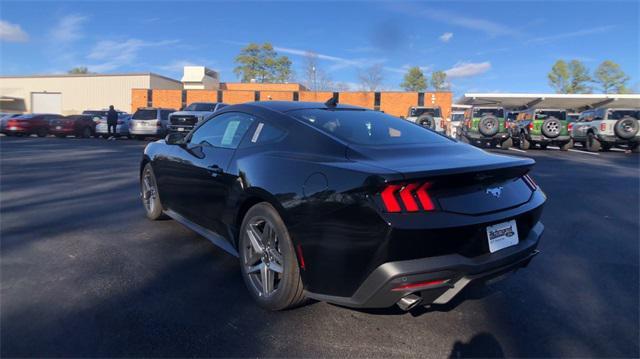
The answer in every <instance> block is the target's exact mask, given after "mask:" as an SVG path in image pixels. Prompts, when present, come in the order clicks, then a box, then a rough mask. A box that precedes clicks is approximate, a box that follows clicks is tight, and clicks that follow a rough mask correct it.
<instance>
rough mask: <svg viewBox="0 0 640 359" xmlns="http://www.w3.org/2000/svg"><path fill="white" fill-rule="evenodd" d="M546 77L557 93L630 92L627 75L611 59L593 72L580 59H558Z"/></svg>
mask: <svg viewBox="0 0 640 359" xmlns="http://www.w3.org/2000/svg"><path fill="white" fill-rule="evenodd" d="M547 77H548V79H549V86H551V87H552V88H553V89H555V90H556V92H557V93H567V94H572V93H573V94H581V93H592V92H593V90H594V89H595V90H597V91H600V92H602V93H629V92H631V91H630V89H629V88H628V87H627V83H628V82H629V76H627V74H625V73H624V71H622V69H621V68H620V65H618V64H617V63H615V62H613V61H611V60H606V61H603V62H602V63H601V64H600V65H599V66H598V67H597V68H596V69H595V70H594V71H593V74H591V73H590V71H589V69H588V68H587V67H586V66H585V65H584V64H583V63H582V61H580V60H571V61H569V62H568V63H567V62H565V61H564V60H558V61H556V62H555V64H553V67H552V68H551V71H550V72H549V74H548V75H547Z"/></svg>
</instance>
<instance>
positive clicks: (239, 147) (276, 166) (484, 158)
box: [140, 101, 546, 310]
mask: <svg viewBox="0 0 640 359" xmlns="http://www.w3.org/2000/svg"><path fill="white" fill-rule="evenodd" d="M533 165H534V161H533V160H532V159H529V158H516V157H510V156H504V155H496V154H490V153H487V152H485V151H482V150H480V149H476V148H474V147H472V146H469V145H466V144H462V143H458V142H456V141H454V140H451V139H448V138H446V137H444V136H440V135H438V134H436V133H434V132H432V131H430V130H428V129H425V128H423V127H421V126H419V125H416V124H414V123H411V122H408V121H404V120H401V119H398V118H396V117H392V116H389V115H386V114H384V113H381V112H378V111H371V110H367V109H364V108H359V107H352V106H342V105H337V104H335V103H334V102H332V101H328V102H327V103H325V104H322V103H305V102H275V101H274V102H271V101H269V102H256V103H249V104H242V105H233V106H228V107H225V108H224V109H222V110H221V111H220V112H218V113H217V114H216V115H214V116H213V117H211V118H210V119H208V120H206V121H204V122H203V123H201V124H200V125H198V127H196V128H195V129H194V130H193V131H192V132H191V133H190V134H189V135H188V136H187V137H185V138H183V137H181V136H180V135H179V134H172V135H169V136H168V137H167V139H166V140H160V141H157V142H153V143H150V144H148V145H147V147H146V149H145V151H144V157H143V160H142V162H141V166H140V183H141V194H142V201H143V204H144V208H145V209H146V213H147V216H148V217H149V218H150V219H152V220H155V219H158V218H160V217H162V216H163V215H168V216H169V217H171V218H173V219H175V220H177V221H178V222H180V223H182V224H184V225H185V226H187V227H189V228H192V229H193V230H195V231H196V232H198V233H200V234H201V235H203V236H205V237H206V238H208V239H209V240H211V241H212V242H213V243H215V244H216V245H218V246H220V247H221V248H222V249H224V250H225V251H227V252H229V253H231V254H232V255H234V256H237V257H239V261H240V266H241V269H242V277H243V278H244V281H245V283H246V285H247V288H248V290H249V293H250V294H251V296H252V297H253V298H254V299H255V300H256V302H257V303H258V304H259V305H261V306H262V307H264V308H267V309H270V310H280V309H285V308H289V307H293V306H296V305H299V304H301V303H303V301H304V300H305V298H314V299H317V300H321V301H328V302H332V303H337V304H341V305H345V306H350V307H388V306H391V305H393V304H396V303H397V304H398V305H399V306H400V307H401V308H402V309H405V310H409V309H410V308H412V307H413V306H416V305H418V304H420V303H423V304H430V303H447V302H449V301H450V300H451V299H452V298H453V297H454V296H455V295H456V294H457V293H458V292H459V291H460V290H462V289H463V288H464V287H465V286H467V285H468V284H469V283H470V282H473V281H483V280H485V279H487V278H492V277H498V276H502V274H505V273H508V272H511V271H513V270H515V269H517V268H521V267H524V266H526V265H527V264H528V263H529V261H530V260H531V259H532V257H533V256H534V255H536V254H537V251H536V247H537V245H538V241H539V239H540V237H541V235H542V232H543V225H542V223H541V222H540V215H541V212H542V207H543V204H544V202H545V201H546V197H545V195H544V194H543V192H542V191H541V190H540V189H539V188H538V187H537V186H536V184H535V183H534V182H533V180H532V179H531V178H530V177H529V175H528V172H529V171H530V169H531V167H532V166H533Z"/></svg>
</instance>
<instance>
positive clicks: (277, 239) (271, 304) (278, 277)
mask: <svg viewBox="0 0 640 359" xmlns="http://www.w3.org/2000/svg"><path fill="white" fill-rule="evenodd" d="M267 228H269V229H267ZM251 229H252V230H251ZM250 230H251V233H252V235H250V234H249V231H250ZM260 248H262V249H260ZM238 250H239V254H240V268H241V273H242V278H243V279H244V282H245V284H246V285H247V289H248V290H249V293H250V294H251V296H252V297H253V299H254V300H255V301H256V302H257V303H258V305H259V306H261V307H262V308H265V309H268V310H274V311H275V310H283V309H287V308H292V307H296V306H299V305H301V304H302V303H304V301H305V299H306V298H305V296H304V286H303V284H302V278H301V277H300V269H299V266H298V259H297V256H296V251H295V250H294V247H293V243H292V242H291V238H290V237H289V232H288V231H287V227H286V226H285V224H284V222H283V221H282V219H281V218H280V216H279V215H278V212H277V211H276V210H275V208H273V206H271V205H270V204H269V203H266V202H262V203H258V204H256V205H254V206H253V207H251V208H250V209H249V211H248V212H247V214H246V215H245V216H244V219H243V220H242V226H241V227H240V241H239V244H238ZM260 253H262V254H260ZM257 268H259V269H257ZM252 270H253V272H251V271H252ZM278 270H280V272H277V271H278ZM263 278H266V280H268V281H269V283H271V285H270V286H269V285H267V286H265V285H264V284H263V283H265V281H264V280H262V279H263ZM264 293H267V294H266V295H265V294H264Z"/></svg>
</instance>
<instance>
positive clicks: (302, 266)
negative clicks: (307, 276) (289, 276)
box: [296, 244, 306, 269]
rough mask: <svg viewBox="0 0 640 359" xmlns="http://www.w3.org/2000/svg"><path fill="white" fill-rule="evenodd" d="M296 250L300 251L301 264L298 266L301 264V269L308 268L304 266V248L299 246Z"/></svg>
mask: <svg viewBox="0 0 640 359" xmlns="http://www.w3.org/2000/svg"><path fill="white" fill-rule="evenodd" d="M296 249H297V250H298V261H299V262H300V263H298V264H300V268H302V269H305V268H306V266H305V265H304V257H303V256H302V246H301V245H300V244H298V245H297V246H296Z"/></svg>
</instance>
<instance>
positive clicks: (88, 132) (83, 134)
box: [80, 127, 91, 138]
mask: <svg viewBox="0 0 640 359" xmlns="http://www.w3.org/2000/svg"><path fill="white" fill-rule="evenodd" d="M80 137H82V138H89V137H91V128H90V127H85V128H83V129H82V132H81V133H80Z"/></svg>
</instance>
